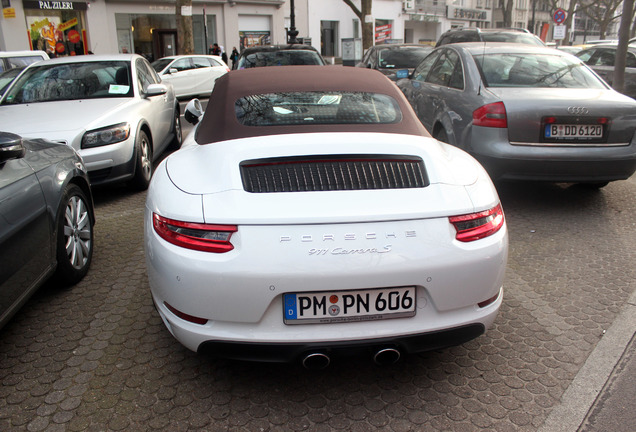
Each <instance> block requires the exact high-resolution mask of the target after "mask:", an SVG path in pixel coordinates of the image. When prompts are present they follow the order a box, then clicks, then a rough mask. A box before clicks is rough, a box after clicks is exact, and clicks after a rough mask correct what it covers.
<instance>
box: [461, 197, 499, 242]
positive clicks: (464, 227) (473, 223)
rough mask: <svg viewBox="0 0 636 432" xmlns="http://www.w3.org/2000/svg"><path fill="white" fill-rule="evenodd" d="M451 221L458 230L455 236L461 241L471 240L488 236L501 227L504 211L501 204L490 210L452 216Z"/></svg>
mask: <svg viewBox="0 0 636 432" xmlns="http://www.w3.org/2000/svg"><path fill="white" fill-rule="evenodd" d="M449 220H450V223H451V224H453V226H454V227H455V229H456V230H457V234H456V235H455V238H456V239H457V240H459V241H461V242H471V241H475V240H479V239H482V238H484V237H488V236H491V235H493V234H494V233H496V232H497V231H499V230H500V229H501V227H502V226H503V224H504V213H503V209H502V208H501V204H499V205H497V207H494V208H492V209H490V210H486V211H482V212H478V213H472V214H467V215H462V216H451V217H450V218H449Z"/></svg>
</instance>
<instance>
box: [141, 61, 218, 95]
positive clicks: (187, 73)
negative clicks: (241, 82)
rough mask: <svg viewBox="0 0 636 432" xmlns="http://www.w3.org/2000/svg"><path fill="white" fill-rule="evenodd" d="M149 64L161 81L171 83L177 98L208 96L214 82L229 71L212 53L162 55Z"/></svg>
mask: <svg viewBox="0 0 636 432" xmlns="http://www.w3.org/2000/svg"><path fill="white" fill-rule="evenodd" d="M151 66H152V67H153V68H154V70H155V71H156V72H157V73H158V74H159V76H160V77H161V80H162V81H163V82H169V83H171V84H172V86H173V87H174V92H175V94H176V95H177V97H178V98H186V97H193V96H209V95H210V93H212V89H213V88H214V82H215V81H216V80H217V79H218V78H219V77H220V76H222V75H224V74H226V73H228V72H229V71H230V68H229V67H228V65H227V64H225V62H224V61H223V59H221V57H219V56H212V55H179V56H171V57H163V58H160V59H159V60H156V61H154V62H153V63H152V64H151Z"/></svg>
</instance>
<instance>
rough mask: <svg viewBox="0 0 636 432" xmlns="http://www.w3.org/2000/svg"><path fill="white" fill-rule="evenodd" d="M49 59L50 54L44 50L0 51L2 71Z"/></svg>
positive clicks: (0, 69)
mask: <svg viewBox="0 0 636 432" xmlns="http://www.w3.org/2000/svg"><path fill="white" fill-rule="evenodd" d="M48 59H49V55H48V54H47V53H45V52H44V51H37V50H36V51H0V73H1V72H5V71H8V70H9V69H13V68H24V67H26V66H28V65H30V64H31V63H35V62H39V61H42V60H48Z"/></svg>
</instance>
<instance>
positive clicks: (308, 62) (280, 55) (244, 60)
mask: <svg viewBox="0 0 636 432" xmlns="http://www.w3.org/2000/svg"><path fill="white" fill-rule="evenodd" d="M326 64H327V62H325V59H324V58H322V56H321V55H320V53H319V52H318V51H317V50H316V48H314V47H312V46H310V45H302V44H288V45H257V46H253V47H250V48H245V49H244V50H243V52H242V53H241V56H240V57H239V59H238V61H237V62H236V65H235V67H234V68H235V69H247V68H253V67H263V66H302V65H305V66H312V65H319V66H324V65H326Z"/></svg>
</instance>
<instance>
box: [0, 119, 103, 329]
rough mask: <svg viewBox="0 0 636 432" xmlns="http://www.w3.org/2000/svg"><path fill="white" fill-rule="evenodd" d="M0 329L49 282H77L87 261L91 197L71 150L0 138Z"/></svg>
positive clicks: (90, 245)
mask: <svg viewBox="0 0 636 432" xmlns="http://www.w3.org/2000/svg"><path fill="white" fill-rule="evenodd" d="M0 172H2V179H1V181H0V263H2V265H0V292H1V293H2V295H0V327H2V326H4V325H5V324H6V323H7V322H8V321H9V320H10V319H11V317H12V316H13V315H14V314H15V313H16V312H17V311H18V309H19V308H20V307H22V306H23V305H24V304H25V303H26V301H27V300H28V299H29V298H30V297H31V296H32V295H33V293H34V292H35V291H36V290H37V289H38V288H39V287H40V286H41V285H42V284H43V283H44V282H45V281H46V280H48V279H49V278H50V277H55V278H57V280H58V281H59V282H61V283H62V284H64V285H72V284H75V283H77V282H79V281H80V280H81V279H82V278H83V277H84V276H85V275H86V273H87V272H88V269H89V267H90V264H91V259H92V255H93V224H94V223H95V216H94V214H93V197H92V195H91V189H90V187H89V180H88V175H87V174H86V167H85V166H84V163H83V162H82V159H81V158H80V157H79V155H78V154H77V153H76V152H75V150H73V149H72V148H70V147H68V146H65V145H63V144H58V143H54V142H50V141H45V140H23V139H22V138H21V137H20V136H19V135H15V134H11V133H6V132H0Z"/></svg>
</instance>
